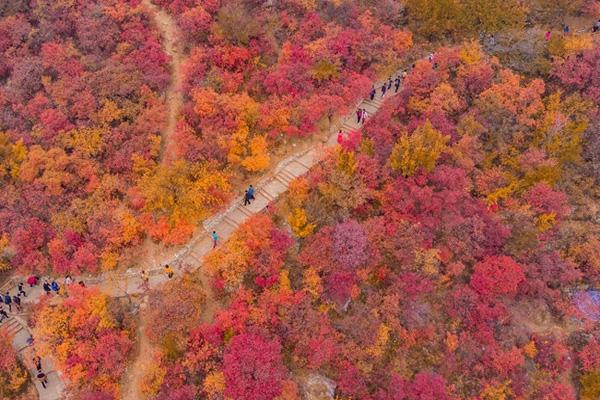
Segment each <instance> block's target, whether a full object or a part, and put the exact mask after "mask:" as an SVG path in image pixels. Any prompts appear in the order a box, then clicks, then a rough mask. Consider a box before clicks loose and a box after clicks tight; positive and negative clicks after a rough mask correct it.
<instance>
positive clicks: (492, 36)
mask: <svg viewBox="0 0 600 400" xmlns="http://www.w3.org/2000/svg"><path fill="white" fill-rule="evenodd" d="M495 45H496V37H495V36H494V35H491V36H490V46H492V47H493V46H495Z"/></svg>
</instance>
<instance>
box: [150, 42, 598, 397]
mask: <svg viewBox="0 0 600 400" xmlns="http://www.w3.org/2000/svg"><path fill="white" fill-rule="evenodd" d="M599 49H600V48H599V47H598V46H597V45H596V46H595V47H594V48H592V49H589V50H586V51H584V52H583V55H582V56H578V57H576V58H573V59H571V58H568V59H566V60H564V61H560V62H557V64H556V65H555V68H554V70H553V72H552V73H553V75H554V76H556V78H557V79H556V85H546V84H544V82H543V81H542V80H539V79H535V80H530V81H529V80H524V79H522V78H521V77H520V76H519V75H518V74H515V73H514V72H511V71H510V70H507V69H505V68H503V67H502V66H501V65H499V64H498V62H497V60H495V59H494V58H490V57H487V56H486V55H484V54H483V52H482V50H481V48H480V47H479V46H478V45H476V44H467V45H464V46H462V47H457V48H446V49H441V50H439V51H438V52H436V54H435V67H434V65H433V63H431V62H429V61H419V62H417V63H416V65H415V67H414V69H413V70H412V72H411V73H410V74H409V75H408V76H407V78H406V79H405V80H404V83H403V88H402V93H401V94H400V95H399V96H398V97H395V98H394V99H393V100H391V101H389V102H388V103H386V105H385V106H384V109H383V110H382V111H380V112H379V113H378V114H377V115H376V116H375V117H373V118H372V119H371V120H370V121H368V122H367V124H366V125H365V127H364V129H363V130H362V135H361V136H360V139H359V140H358V141H356V140H355V141H350V140H349V141H348V142H345V143H343V144H342V146H341V147H339V148H337V149H335V150H334V151H333V152H332V153H331V154H330V155H329V156H328V157H327V159H326V160H325V161H324V162H323V163H322V164H321V165H320V166H319V167H317V168H316V169H314V170H313V171H311V172H310V174H309V175H308V176H307V177H306V178H302V179H299V180H296V181H295V182H294V183H293V185H292V187H291V188H290V191H289V193H288V195H287V196H286V199H285V200H284V201H282V202H280V203H278V207H277V210H271V212H270V213H268V214H264V215H259V216H256V217H254V218H253V219H251V220H250V221H248V222H247V223H246V224H245V225H243V226H242V227H241V228H240V229H239V230H238V231H237V232H235V233H234V235H233V236H232V238H230V240H229V241H228V242H227V243H226V244H225V245H224V246H223V247H222V248H220V249H217V250H216V251H214V252H213V253H211V254H209V255H208V256H207V258H206V259H205V260H204V266H203V268H205V269H206V270H207V271H208V272H209V273H210V274H211V275H212V276H213V279H214V287H215V289H216V290H217V291H218V293H219V294H220V296H221V297H222V300H223V302H224V304H227V306H226V307H225V308H224V309H223V310H221V311H220V312H218V314H217V316H216V317H215V320H214V321H213V322H212V323H203V324H200V325H198V326H196V327H190V325H189V324H188V321H187V320H186V319H185V318H181V317H179V318H178V317H173V318H170V315H171V314H170V312H169V311H167V310H165V312H164V313H162V312H161V313H160V317H159V318H157V317H156V316H155V315H154V316H153V318H154V319H158V320H162V319H169V320H170V321H171V324H170V329H169V330H168V331H167V332H166V333H165V332H164V331H161V332H160V333H161V335H160V336H159V337H162V338H163V339H165V340H164V341H163V342H162V345H161V346H159V348H160V351H159V353H158V355H157V359H156V360H157V362H158V363H159V365H160V367H158V370H155V371H152V372H151V378H152V379H150V378H149V381H148V382H151V383H152V384H151V385H150V384H149V385H148V388H147V393H149V394H151V395H152V396H151V397H152V398H157V399H179V398H182V399H183V398H191V397H189V396H191V395H192V393H199V392H200V393H203V394H204V395H205V396H206V397H207V398H215V399H219V398H223V397H224V398H240V399H241V398H244V399H272V398H281V399H296V398H299V395H300V393H301V387H300V386H299V385H300V384H299V382H301V379H298V376H302V375H309V376H310V374H314V373H319V374H322V375H323V376H326V377H328V378H329V379H332V380H333V381H334V382H335V383H336V384H337V393H338V395H339V396H340V397H339V398H348V399H351V398H352V399H354V398H356V399H411V400H412V399H415V400H416V399H452V398H464V399H475V398H477V399H512V398H527V399H545V400H551V399H556V400H559V399H561V400H564V399H575V398H577V396H576V393H577V390H578V391H579V394H580V397H579V398H585V399H593V398H595V396H596V395H597V394H598V390H599V388H600V387H599V386H598V383H599V382H600V381H599V380H598V376H599V375H598V374H599V371H600V361H599V359H598V357H597V353H598V351H599V350H600V342H599V341H598V337H599V335H600V332H599V331H598V325H597V321H594V320H592V319H589V315H585V314H582V313H581V312H580V310H579V309H578V307H577V304H576V303H575V302H574V301H573V300H572V294H573V291H576V290H578V288H585V287H587V286H589V285H593V284H594V283H596V282H598V279H599V277H600V275H599V274H600V269H599V264H598V258H597V256H598V245H597V244H598V241H597V239H598V233H599V232H598V226H597V224H595V223H594V222H593V218H594V215H593V213H594V212H595V211H596V210H597V206H590V203H591V202H592V201H593V200H594V198H593V196H594V194H596V189H595V186H594V185H597V183H598V182H597V179H598V178H600V177H599V176H597V175H593V174H591V173H590V172H591V171H589V170H587V169H586V168H585V163H584V162H583V159H582V146H583V150H585V151H586V152H594V150H595V151H597V148H596V149H593V148H590V147H589V146H588V145H587V144H586V143H583V137H584V136H583V135H584V133H585V132H586V131H588V129H590V120H593V119H594V118H596V117H597V114H596V113H597V109H596V107H595V106H594V104H597V99H596V98H595V97H594V96H595V94H594V89H593V87H589V86H587V85H586V86H587V87H586V89H585V90H581V89H583V87H579V86H578V82H577V81H575V80H574V76H573V74H574V73H576V72H577V71H578V70H577V69H576V68H573V64H574V63H575V64H577V65H578V68H579V71H580V73H581V75H580V76H579V77H578V78H579V80H580V81H585V82H589V80H588V79H589V77H586V76H585V72H584V71H590V70H591V69H589V68H586V64H585V63H587V62H588V61H589V60H591V59H595V60H596V61H595V62H596V63H597V60H598V58H597V55H598V50H599ZM596 65H597V64H596ZM586 221H590V222H586ZM167 290H168V289H167ZM199 290H200V289H199ZM181 300H182V301H183V298H181ZM155 313H156V311H155ZM149 329H150V331H152V328H151V327H150V328H149ZM187 331H189V336H188V334H186V333H185V332H187ZM167 338H170V339H169V340H166V339H167ZM257 377H258V378H257ZM576 388H577V389H576ZM277 396H280V397H277Z"/></svg>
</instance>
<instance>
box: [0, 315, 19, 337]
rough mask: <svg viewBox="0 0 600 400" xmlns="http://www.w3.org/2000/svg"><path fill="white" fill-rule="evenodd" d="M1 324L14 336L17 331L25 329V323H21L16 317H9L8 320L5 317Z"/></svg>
mask: <svg viewBox="0 0 600 400" xmlns="http://www.w3.org/2000/svg"><path fill="white" fill-rule="evenodd" d="M0 326H2V327H4V328H5V329H6V331H7V332H8V334H9V335H10V336H14V335H16V334H17V332H19V331H21V330H23V329H24V327H23V325H21V323H20V322H19V321H17V320H16V319H15V318H14V317H9V318H8V319H7V320H6V319H5V320H4V321H3V322H2V325H0Z"/></svg>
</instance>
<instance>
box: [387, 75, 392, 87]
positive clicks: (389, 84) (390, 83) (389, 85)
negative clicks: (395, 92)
mask: <svg viewBox="0 0 600 400" xmlns="http://www.w3.org/2000/svg"><path fill="white" fill-rule="evenodd" d="M391 89H392V77H391V76H390V77H389V78H388V85H387V90H391Z"/></svg>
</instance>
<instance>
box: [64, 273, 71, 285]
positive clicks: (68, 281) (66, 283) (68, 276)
mask: <svg viewBox="0 0 600 400" xmlns="http://www.w3.org/2000/svg"><path fill="white" fill-rule="evenodd" d="M71 283H73V278H71V275H67V276H65V286H68V285H70V284H71Z"/></svg>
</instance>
